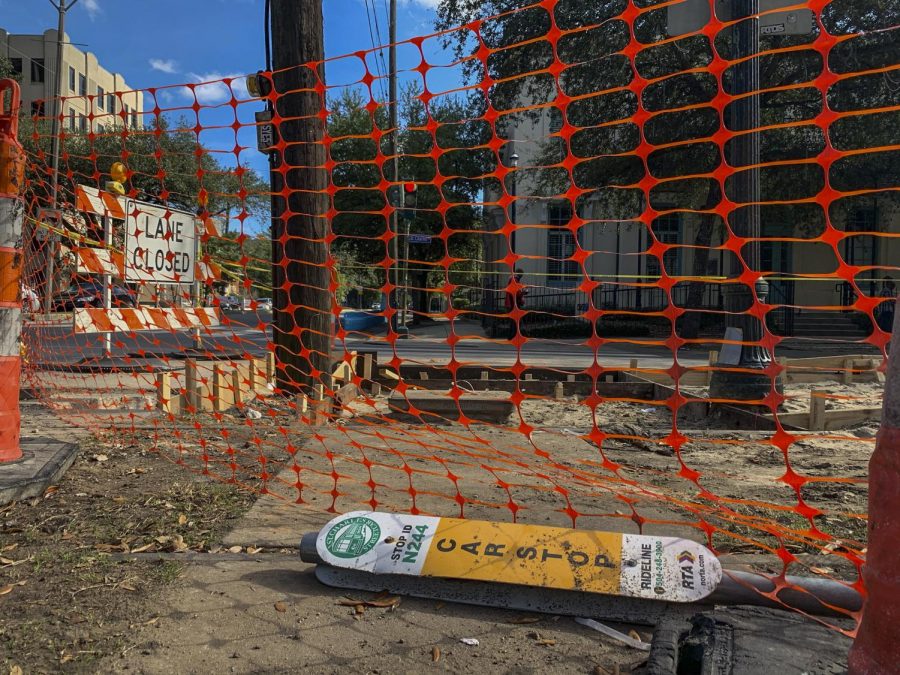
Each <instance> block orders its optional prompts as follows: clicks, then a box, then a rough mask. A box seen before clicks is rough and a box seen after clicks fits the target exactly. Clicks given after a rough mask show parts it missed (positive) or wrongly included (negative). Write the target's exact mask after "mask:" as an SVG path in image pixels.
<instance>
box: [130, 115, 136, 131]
mask: <svg viewBox="0 0 900 675" xmlns="http://www.w3.org/2000/svg"><path fill="white" fill-rule="evenodd" d="M131 126H132V128H134V129H137V113H136V112H132V113H131Z"/></svg>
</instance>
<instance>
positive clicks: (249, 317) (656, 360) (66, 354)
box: [23, 312, 708, 368]
mask: <svg viewBox="0 0 900 675" xmlns="http://www.w3.org/2000/svg"><path fill="white" fill-rule="evenodd" d="M270 319H271V315H270V314H268V313H262V312H261V313H260V314H259V315H256V314H254V313H252V312H227V313H223V325H221V326H219V327H217V328H213V329H211V330H210V331H209V333H208V334H207V333H206V332H204V334H203V348H204V349H205V350H207V351H209V352H210V353H211V354H213V353H216V354H220V355H224V354H236V355H240V354H243V353H244V352H248V353H250V354H261V353H263V352H264V351H265V349H266V343H267V342H268V341H269V340H270V338H271V327H269V328H268V330H266V331H265V332H264V331H263V330H261V329H260V325H261V324H262V325H266V326H268V325H269V321H270ZM476 327H477V324H474V323H473V322H460V327H459V328H458V329H457V330H458V331H459V332H460V333H462V335H460V336H459V342H457V344H456V345H455V346H454V348H453V353H454V354H455V357H456V360H457V361H459V362H461V363H470V364H478V365H484V366H499V367H503V366H510V365H513V364H514V363H515V362H516V358H517V353H516V348H515V347H514V346H513V345H511V344H509V343H506V342H502V341H491V340H488V339H486V338H484V337H481V336H480V335H478V334H476V332H477V331H476V330H475V328H476ZM466 329H469V331H468V333H469V334H466V333H467V330H466ZM23 334H24V335H23V338H24V341H25V343H26V344H28V345H29V347H30V349H31V354H30V358H31V360H32V362H33V363H35V364H57V365H60V364H76V363H78V362H81V361H85V360H92V359H96V358H99V357H100V356H102V354H103V334H101V333H93V334H80V335H75V334H74V333H73V332H72V327H71V324H69V323H65V324H56V325H42V324H40V323H37V324H28V323H26V324H25V326H24V328H23ZM112 343H113V348H112V356H119V357H121V356H128V355H131V356H146V357H150V356H154V355H168V356H173V357H176V358H179V357H180V356H179V355H180V353H181V352H183V351H184V350H185V349H188V348H190V347H192V346H193V341H192V336H191V335H190V333H189V332H188V331H180V332H172V331H142V332H139V333H135V334H134V337H131V336H130V335H128V334H124V333H115V334H113V340H112ZM334 346H335V350H336V351H339V352H340V351H343V349H344V348H346V349H347V350H348V351H353V350H359V349H366V350H370V351H371V350H375V351H376V352H377V353H378V360H379V362H381V363H385V362H387V361H390V360H391V359H392V358H393V357H394V355H395V351H394V348H393V347H392V346H391V345H390V344H389V343H388V342H387V341H386V339H385V337H384V336H383V335H372V336H368V335H364V334H360V333H351V334H350V337H349V338H348V339H347V340H345V341H343V342H341V341H340V340H335V343H334ZM396 355H397V356H398V357H399V358H400V359H401V360H402V361H404V362H407V363H417V364H423V365H425V364H428V365H432V364H441V363H447V362H449V360H450V355H451V347H450V345H449V344H448V342H447V341H446V338H443V337H440V336H437V337H435V336H427V334H426V335H420V334H419V333H418V332H417V330H416V329H413V330H412V331H411V334H410V337H409V338H408V339H403V340H397V342H396ZM596 357H597V360H598V362H599V363H600V364H601V365H603V366H620V365H627V364H628V362H629V361H630V360H631V359H640V360H641V361H642V363H643V364H644V365H647V366H652V367H656V368H667V367H668V366H670V365H671V364H672V354H671V351H670V350H669V349H668V348H667V347H665V346H663V345H660V344H659V343H658V342H653V341H649V340H647V341H646V344H640V343H639V342H637V341H626V340H621V341H620V342H611V343H607V344H604V345H603V346H602V347H601V348H600V350H598V353H597V355H596ZM519 358H520V359H521V361H522V362H523V363H525V364H528V365H541V366H558V367H560V368H586V367H588V366H590V365H591V364H592V363H593V362H594V358H595V354H594V351H593V350H592V349H591V348H590V347H587V346H585V345H584V344H583V343H582V341H581V340H550V339H534V338H530V339H529V340H528V342H526V343H525V344H524V345H523V347H522V350H521V353H520V354H519ZM679 360H680V361H681V362H682V363H683V364H685V365H699V364H703V363H706V362H707V360H708V352H707V351H706V350H690V351H687V350H682V352H681V353H680V355H679Z"/></svg>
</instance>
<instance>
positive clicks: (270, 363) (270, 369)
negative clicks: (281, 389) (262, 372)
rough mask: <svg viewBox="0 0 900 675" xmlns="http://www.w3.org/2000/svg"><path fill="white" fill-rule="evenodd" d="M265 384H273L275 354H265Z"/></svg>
mask: <svg viewBox="0 0 900 675" xmlns="http://www.w3.org/2000/svg"><path fill="white" fill-rule="evenodd" d="M266 382H268V383H269V384H275V352H266Z"/></svg>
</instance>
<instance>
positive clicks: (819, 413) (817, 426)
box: [809, 390, 828, 431]
mask: <svg viewBox="0 0 900 675" xmlns="http://www.w3.org/2000/svg"><path fill="white" fill-rule="evenodd" d="M827 395H828V394H827V392H824V391H815V390H814V391H811V392H810V393H809V430H810V431H822V430H824V429H825V406H826V405H827V404H828V399H827V398H825V397H826V396H827Z"/></svg>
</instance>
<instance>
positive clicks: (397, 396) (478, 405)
mask: <svg viewBox="0 0 900 675" xmlns="http://www.w3.org/2000/svg"><path fill="white" fill-rule="evenodd" d="M388 403H389V405H390V407H391V410H392V411H394V412H395V413H396V412H399V413H401V414H403V416H404V417H414V416H415V413H414V412H410V411H411V409H415V410H418V411H419V414H420V415H421V416H422V418H423V421H425V422H429V423H432V424H434V423H441V422H442V421H445V422H455V421H457V420H458V419H459V413H460V411H462V413H463V415H465V416H466V417H468V418H469V419H473V420H480V421H483V422H495V423H498V424H502V423H504V422H506V420H508V419H509V416H510V415H512V414H513V412H514V411H515V409H516V406H515V404H513V402H512V401H511V400H510V399H509V394H507V393H506V392H503V391H480V392H477V393H476V392H472V393H467V394H466V395H465V396H462V397H460V399H459V402H458V403H457V401H456V400H455V399H453V398H452V397H451V396H450V395H449V394H448V393H447V392H444V391H407V392H406V394H401V393H399V392H394V393H393V394H391V397H390V399H389V400H388Z"/></svg>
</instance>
